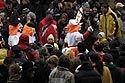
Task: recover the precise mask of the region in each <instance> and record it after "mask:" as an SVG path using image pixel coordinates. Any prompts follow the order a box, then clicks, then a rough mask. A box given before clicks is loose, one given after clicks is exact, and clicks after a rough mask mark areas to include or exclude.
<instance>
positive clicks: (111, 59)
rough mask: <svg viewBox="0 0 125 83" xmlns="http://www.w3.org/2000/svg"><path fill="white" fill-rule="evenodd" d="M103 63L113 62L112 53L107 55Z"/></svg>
mask: <svg viewBox="0 0 125 83" xmlns="http://www.w3.org/2000/svg"><path fill="white" fill-rule="evenodd" d="M103 61H104V62H107V63H110V62H113V56H112V55H111V54H110V53H105V54H104V57H103Z"/></svg>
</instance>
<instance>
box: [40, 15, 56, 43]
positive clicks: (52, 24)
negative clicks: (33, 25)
mask: <svg viewBox="0 0 125 83" xmlns="http://www.w3.org/2000/svg"><path fill="white" fill-rule="evenodd" d="M45 26H47V28H46V29H45V30H44V31H43V30H42V29H43V27H45ZM57 31H58V30H57V22H56V21H55V20H52V21H51V20H50V19H49V18H48V16H46V17H45V18H44V19H43V20H42V21H40V23H39V29H38V38H39V41H40V42H42V43H43V44H45V43H47V38H48V36H49V35H50V34H52V35H53V36H54V42H56V40H57Z"/></svg>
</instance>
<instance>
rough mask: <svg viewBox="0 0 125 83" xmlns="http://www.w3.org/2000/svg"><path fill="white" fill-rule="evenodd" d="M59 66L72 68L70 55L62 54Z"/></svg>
mask: <svg viewBox="0 0 125 83" xmlns="http://www.w3.org/2000/svg"><path fill="white" fill-rule="evenodd" d="M58 66H61V67H65V68H70V66H71V61H70V59H69V57H68V56H66V55H61V56H60V58H59V63H58Z"/></svg>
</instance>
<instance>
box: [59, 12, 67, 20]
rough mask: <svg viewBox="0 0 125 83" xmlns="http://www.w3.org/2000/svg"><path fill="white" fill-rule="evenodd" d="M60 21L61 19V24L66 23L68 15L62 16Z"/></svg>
mask: <svg viewBox="0 0 125 83" xmlns="http://www.w3.org/2000/svg"><path fill="white" fill-rule="evenodd" d="M60 19H61V22H66V21H67V19H68V15H67V13H63V14H62V15H61V17H60Z"/></svg>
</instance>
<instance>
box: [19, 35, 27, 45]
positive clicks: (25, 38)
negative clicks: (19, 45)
mask: <svg viewBox="0 0 125 83" xmlns="http://www.w3.org/2000/svg"><path fill="white" fill-rule="evenodd" d="M19 42H23V43H28V42H29V36H27V35H25V34H22V35H21V36H20V38H19Z"/></svg>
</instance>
